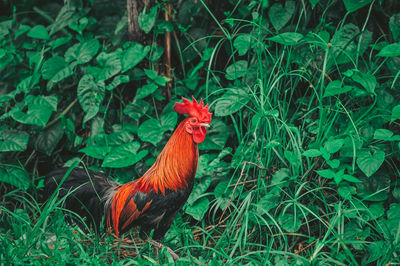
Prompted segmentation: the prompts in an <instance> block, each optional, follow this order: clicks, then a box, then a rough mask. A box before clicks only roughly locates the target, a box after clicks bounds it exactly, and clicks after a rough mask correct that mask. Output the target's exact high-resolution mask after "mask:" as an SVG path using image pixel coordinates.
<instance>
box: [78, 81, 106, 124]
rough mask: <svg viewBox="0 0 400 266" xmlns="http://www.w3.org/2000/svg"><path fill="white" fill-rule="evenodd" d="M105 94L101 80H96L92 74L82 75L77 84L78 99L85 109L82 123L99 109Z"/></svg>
mask: <svg viewBox="0 0 400 266" xmlns="http://www.w3.org/2000/svg"><path fill="white" fill-rule="evenodd" d="M104 96H105V85H104V82H103V81H98V82H96V80H95V78H94V77H93V76H92V75H88V74H86V75H84V76H83V77H82V78H81V80H80V81H79V84H78V101H79V103H80V105H81V107H82V109H83V111H85V113H86V114H85V117H84V119H83V123H86V122H87V121H89V120H90V119H92V118H93V117H94V116H95V115H96V114H97V113H98V111H99V107H100V104H101V103H102V102H103V99H104Z"/></svg>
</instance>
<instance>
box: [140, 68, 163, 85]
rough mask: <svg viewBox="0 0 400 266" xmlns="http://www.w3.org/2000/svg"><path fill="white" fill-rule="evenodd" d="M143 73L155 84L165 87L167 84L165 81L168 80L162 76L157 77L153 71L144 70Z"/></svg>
mask: <svg viewBox="0 0 400 266" xmlns="http://www.w3.org/2000/svg"><path fill="white" fill-rule="evenodd" d="M144 73H145V74H146V76H147V77H148V78H149V79H151V80H153V81H154V82H155V83H157V84H158V85H160V86H165V84H166V83H167V81H168V80H169V79H168V78H166V77H163V76H159V75H158V73H157V72H156V71H154V70H151V69H145V70H144Z"/></svg>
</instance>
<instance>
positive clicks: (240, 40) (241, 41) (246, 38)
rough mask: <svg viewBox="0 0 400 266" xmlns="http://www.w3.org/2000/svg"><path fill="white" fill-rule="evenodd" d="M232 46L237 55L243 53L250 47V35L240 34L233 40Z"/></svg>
mask: <svg viewBox="0 0 400 266" xmlns="http://www.w3.org/2000/svg"><path fill="white" fill-rule="evenodd" d="M233 46H234V47H235V48H236V50H238V52H239V55H240V56H242V55H245V54H246V53H247V51H248V50H249V49H250V47H251V35H250V34H241V35H239V36H238V37H236V39H235V40H234V41H233Z"/></svg>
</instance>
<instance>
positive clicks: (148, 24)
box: [138, 6, 158, 34]
mask: <svg viewBox="0 0 400 266" xmlns="http://www.w3.org/2000/svg"><path fill="white" fill-rule="evenodd" d="M157 9H158V8H157V6H154V7H152V8H151V9H150V11H149V12H148V13H146V7H145V8H144V9H143V11H142V12H140V14H139V18H138V22H139V27H140V28H141V29H142V30H143V31H144V32H145V33H146V34H147V33H149V32H150V31H151V29H152V28H153V27H154V25H155V23H156V18H157Z"/></svg>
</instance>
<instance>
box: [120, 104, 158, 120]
mask: <svg viewBox="0 0 400 266" xmlns="http://www.w3.org/2000/svg"><path fill="white" fill-rule="evenodd" d="M150 107H151V106H150V104H149V103H148V102H146V101H142V100H137V101H133V102H131V103H129V104H128V105H127V106H126V107H125V109H124V111H123V112H124V114H126V115H127V116H129V117H130V118H132V119H133V120H138V119H140V118H141V117H142V116H143V115H144V114H146V113H147V111H148V110H149V109H150Z"/></svg>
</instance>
